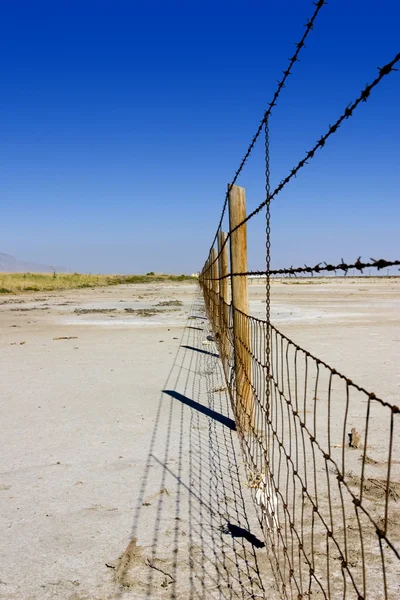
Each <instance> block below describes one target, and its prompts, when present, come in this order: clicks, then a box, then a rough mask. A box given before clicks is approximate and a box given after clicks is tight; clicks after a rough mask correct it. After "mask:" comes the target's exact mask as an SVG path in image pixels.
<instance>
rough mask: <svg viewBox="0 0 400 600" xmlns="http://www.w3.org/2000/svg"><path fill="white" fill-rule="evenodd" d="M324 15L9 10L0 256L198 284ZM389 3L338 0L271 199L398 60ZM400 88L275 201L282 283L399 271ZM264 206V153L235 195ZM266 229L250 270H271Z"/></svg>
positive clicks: (286, 133) (122, 3)
mask: <svg viewBox="0 0 400 600" xmlns="http://www.w3.org/2000/svg"><path fill="white" fill-rule="evenodd" d="M313 11H314V6H313V4H312V2H309V1H303V0H301V1H300V0H297V1H294V0H289V1H288V2H273V3H272V2H268V1H264V2H261V1H258V0H257V1H249V2H243V1H242V2H238V1H236V0H233V1H231V2H225V1H224V2H221V1H218V0H214V2H211V1H208V0H205V1H203V2H202V3H192V2H187V1H186V2H183V1H177V2H160V1H152V2H136V1H132V0H130V1H127V0H114V1H113V2H110V1H108V2H105V1H102V0H96V1H94V0H93V1H92V0H80V1H79V2H78V1H76V0H68V2H67V1H65V0H57V2H54V0H52V1H43V0H35V2H31V1H27V0H19V1H15V2H11V1H8V2H2V5H1V13H2V14H1V24H0V51H1V56H2V61H1V65H0V82H1V83H0V89H1V96H0V131H1V143H0V172H1V177H0V208H1V212H0V215H1V222H0V252H8V253H10V254H13V255H16V256H18V257H19V258H21V259H25V260H29V261H35V262H40V263H45V264H57V265H63V266H65V267H67V268H70V269H72V270H79V271H88V272H120V273H124V272H125V273H127V272H146V271H150V270H153V271H165V272H175V273H181V272H192V271H194V270H197V269H199V268H201V266H202V264H203V262H204V260H205V257H206V254H207V252H208V249H209V246H210V243H211V241H212V238H213V235H214V233H215V228H216V225H217V222H218V218H219V215H220V210H221V207H222V203H223V200H224V195H225V190H226V185H227V183H228V182H229V181H230V180H231V179H232V177H233V174H234V173H235V171H236V168H237V166H238V165H239V162H240V159H241V157H242V155H243V154H244V151H245V149H246V147H247V145H248V143H249V141H250V139H251V137H252V135H253V133H254V131H255V130H256V128H257V126H258V123H259V121H260V119H261V118H262V114H263V111H264V109H265V107H266V105H267V104H268V102H269V101H270V99H271V97H272V95H273V92H274V90H275V87H276V81H277V79H278V78H280V77H281V71H282V69H284V68H286V66H287V64H288V60H287V59H288V58H289V56H291V55H292V54H293V52H294V49H295V46H294V42H296V41H298V40H299V39H300V38H301V36H302V34H303V25H304V23H305V22H306V19H307V18H308V17H311V15H312V13H313ZM399 21H400V6H399V5H398V3H397V2H395V1H381V2H379V3H378V2H372V1H365V0H364V1H363V2H361V1H360V0H352V2H348V0H347V1H344V0H338V1H334V0H331V1H330V2H329V4H328V5H326V6H324V7H323V9H322V10H321V12H320V15H319V16H318V18H317V21H316V24H315V29H314V31H313V32H311V34H310V36H309V38H308V42H307V47H306V49H305V50H303V52H302V54H301V57H300V59H301V62H300V63H297V64H296V65H295V68H294V71H293V75H292V76H291V77H290V78H289V81H288V84H287V87H286V89H284V90H283V93H282V95H281V98H280V100H279V103H278V106H277V107H276V109H275V110H274V112H273V116H272V117H271V180H272V187H274V186H275V185H276V184H277V183H278V182H279V181H280V180H281V179H282V178H283V177H285V176H286V174H287V172H289V171H290V169H291V168H292V167H293V166H295V164H296V163H297V162H298V161H299V160H300V159H301V158H302V157H303V155H304V154H305V151H306V150H308V149H309V148H310V147H311V146H312V145H313V144H314V143H315V141H316V140H317V139H319V137H320V136H321V135H322V134H323V133H325V131H326V130H327V128H328V126H329V124H331V123H333V122H334V121H335V120H336V119H337V117H338V116H339V115H340V114H341V112H342V111H343V109H344V108H345V106H346V105H347V104H348V103H349V102H350V101H352V100H353V99H354V98H355V97H356V96H357V95H358V93H359V92H360V90H361V89H362V88H363V87H364V86H365V84H366V83H367V82H371V81H372V80H373V79H374V78H375V76H376V74H377V67H378V66H382V65H383V64H386V63H387V62H389V61H390V60H391V59H392V58H393V57H394V55H395V54H396V53H397V52H399V49H400V48H399ZM399 96H400V73H392V74H390V75H389V76H388V77H386V78H385V79H384V80H383V81H382V83H381V84H380V85H379V86H378V87H377V88H376V89H375V90H374V92H373V93H372V95H371V98H370V99H369V100H368V102H367V103H366V104H363V105H362V106H360V107H359V108H358V109H357V111H356V112H355V114H354V117H352V118H351V119H349V120H348V121H346V122H345V123H344V125H343V127H342V128H341V129H340V130H339V131H338V133H337V134H335V135H334V136H333V138H331V140H330V141H329V142H328V143H327V145H326V147H325V148H324V149H323V150H322V151H321V152H320V153H319V154H318V155H316V156H315V158H314V160H313V161H312V162H311V163H310V164H309V165H308V166H307V167H306V168H305V169H303V171H302V172H301V173H300V174H299V175H298V177H297V178H296V180H294V181H293V182H292V183H290V184H289V185H288V186H287V188H286V189H285V191H284V192H282V194H281V195H279V196H278V198H277V199H276V201H274V203H273V212H272V217H273V240H272V241H273V259H272V264H273V266H274V267H282V266H290V265H291V264H294V265H298V264H300V265H301V264H303V263H304V262H314V263H315V262H319V261H321V260H327V261H335V262H336V261H339V260H340V259H341V258H342V257H343V258H344V259H345V260H351V259H355V258H357V257H358V256H359V255H362V256H363V258H369V256H374V257H385V258H399V254H400V253H399V235H398V230H399V221H400V209H399V189H400V169H399V145H400V142H399V139H400V136H399V134H400V119H399V111H398V106H399ZM238 184H239V185H243V186H244V187H245V188H246V191H247V203H248V209H249V211H250V210H252V209H253V208H254V207H255V206H257V205H258V204H259V202H261V201H262V200H263V198H264V192H263V189H264V180H263V142H262V140H261V142H260V144H259V145H258V146H257V147H256V149H255V151H254V155H252V157H251V158H250V160H249V163H248V165H247V166H246V168H245V170H244V172H243V175H242V176H241V178H240V179H239V181H238ZM264 230H265V223H264V217H263V215H262V214H261V215H259V216H258V217H257V218H255V219H254V220H253V221H252V222H251V224H250V226H249V266H250V267H251V268H263V267H264V260H265V259H264V247H265V238H264Z"/></svg>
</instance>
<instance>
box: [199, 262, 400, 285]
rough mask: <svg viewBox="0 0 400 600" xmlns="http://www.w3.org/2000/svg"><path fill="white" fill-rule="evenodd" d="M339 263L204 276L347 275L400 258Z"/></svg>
mask: <svg viewBox="0 0 400 600" xmlns="http://www.w3.org/2000/svg"><path fill="white" fill-rule="evenodd" d="M341 260H342V262H340V263H339V264H337V265H332V264H328V263H326V262H320V263H318V264H316V265H315V266H314V267H310V266H308V265H304V267H289V268H284V269H270V270H269V271H246V272H244V273H227V274H226V275H224V276H222V277H216V278H214V279H213V278H209V277H206V278H204V279H205V280H207V281H214V280H216V281H219V280H221V279H226V278H227V277H245V276H249V275H259V276H267V275H268V273H269V274H270V275H295V276H296V275H301V274H304V273H305V274H309V275H314V273H325V272H326V273H336V271H342V272H344V274H345V275H346V274H347V272H348V271H350V270H351V269H356V270H357V271H360V272H361V273H362V272H363V270H364V269H367V268H370V269H378V271H380V270H381V269H385V268H388V267H396V266H400V260H386V259H385V258H379V259H375V258H371V259H370V261H371V262H363V261H362V260H361V256H359V257H358V258H357V260H356V261H355V262H354V263H352V264H349V263H345V262H344V260H343V258H342V259H341Z"/></svg>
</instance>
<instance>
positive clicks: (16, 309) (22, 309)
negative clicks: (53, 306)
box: [10, 306, 50, 312]
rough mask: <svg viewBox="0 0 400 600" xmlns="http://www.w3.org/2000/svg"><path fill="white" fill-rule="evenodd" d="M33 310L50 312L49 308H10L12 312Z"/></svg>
mask: <svg viewBox="0 0 400 600" xmlns="http://www.w3.org/2000/svg"><path fill="white" fill-rule="evenodd" d="M32 310H50V307H48V306H34V307H32V308H10V312H30V311H32Z"/></svg>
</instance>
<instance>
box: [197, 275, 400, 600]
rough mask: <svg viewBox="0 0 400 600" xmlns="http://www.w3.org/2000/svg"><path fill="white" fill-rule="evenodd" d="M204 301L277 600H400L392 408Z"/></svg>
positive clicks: (397, 428) (284, 341)
mask: <svg viewBox="0 0 400 600" xmlns="http://www.w3.org/2000/svg"><path fill="white" fill-rule="evenodd" d="M203 291H204V298H205V304H206V310H207V313H208V315H209V317H210V319H211V322H212V323H213V325H214V334H215V336H216V340H217V342H218V346H219V351H220V358H221V361H222V363H223V366H224V371H225V376H226V380H227V383H228V386H229V390H230V395H231V400H232V406H233V408H234V411H235V416H236V423H237V429H238V432H239V435H240V439H241V444H242V449H243V453H244V456H245V464H246V467H247V475H248V485H249V486H250V487H251V488H252V491H253V497H254V500H255V503H256V505H257V506H258V514H259V518H260V522H261V525H262V528H263V532H264V535H265V538H266V547H267V551H268V553H269V558H270V561H271V565H272V566H273V569H274V573H275V577H276V579H277V583H278V585H279V588H280V590H281V597H282V598H285V599H286V598H290V599H292V598H296V599H299V598H308V597H313V598H327V599H336V598H357V599H361V598H376V599H378V598H385V599H386V598H388V599H389V598H390V599H394V598H398V597H399V585H400V560H399V559H400V538H399V529H398V527H397V523H398V520H399V517H400V509H399V508H398V501H399V500H400V483H399V481H400V469H399V462H400V461H396V460H394V456H396V455H397V456H399V444H400V417H399V408H398V407H397V406H394V405H391V404H389V403H388V402H385V401H383V400H381V399H380V398H378V397H377V396H376V395H375V394H372V393H368V391H367V390H365V389H363V388H362V387H361V386H359V385H357V384H355V383H354V382H352V381H351V380H350V379H348V378H347V377H345V376H344V375H342V374H341V373H339V372H337V371H336V370H335V369H332V368H331V367H330V366H329V365H327V364H326V363H325V362H323V361H322V360H320V359H318V358H317V357H315V356H313V355H312V354H310V353H309V352H307V351H306V350H304V349H303V348H301V347H300V346H298V345H297V344H295V343H294V342H293V341H292V340H291V339H289V338H288V337H286V336H285V335H283V334H282V333H281V332H280V331H279V330H278V329H277V328H276V327H274V326H273V325H271V324H268V323H267V322H266V321H263V320H260V319H257V318H255V317H252V316H249V315H246V314H244V313H242V312H241V311H238V310H237V309H236V308H235V307H234V306H232V304H231V303H229V304H228V303H226V302H223V301H221V298H220V297H219V294H218V293H216V292H215V290H213V289H210V288H208V287H207V286H205V287H203ZM235 317H236V318H237V319H238V320H239V321H238V323H239V326H238V327H237V328H236V331H239V332H243V336H239V337H236V338H235V337H234V335H233V320H234V318H235ZM268 327H269V328H270V332H269V333H270V340H271V348H270V363H271V364H270V378H269V385H270V394H269V406H267V405H266V401H267V397H268V394H266V386H267V385H268V383H267V378H266V376H265V370H266V364H265V360H266V359H265V356H266V349H265V341H266V339H267V328H268ZM249 407H250V409H249Z"/></svg>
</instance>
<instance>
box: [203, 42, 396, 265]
mask: <svg viewBox="0 0 400 600" xmlns="http://www.w3.org/2000/svg"><path fill="white" fill-rule="evenodd" d="M399 61H400V52H399V53H398V54H396V56H395V57H394V58H393V60H391V61H390V62H389V63H387V64H386V65H384V66H383V67H378V71H379V74H378V76H377V77H376V78H375V79H374V81H373V82H372V83H371V84H367V85H366V87H365V88H364V89H363V90H362V92H361V93H360V95H359V96H358V98H357V99H356V100H354V102H352V103H350V104H348V105H347V107H346V108H345V110H344V112H343V113H342V115H341V116H340V117H339V118H338V120H337V121H336V122H335V123H334V124H333V125H329V129H328V131H327V132H326V133H325V135H323V136H321V138H320V139H319V140H318V142H317V143H316V144H315V145H314V146H313V148H311V150H309V151H308V152H307V153H306V155H305V157H304V158H303V159H302V160H301V161H300V162H298V163H297V165H296V166H295V167H294V168H293V169H292V170H291V171H290V173H289V175H288V176H287V177H285V179H283V180H282V181H281V182H280V184H279V185H278V187H277V188H275V190H274V191H273V192H272V194H270V196H269V199H266V200H263V202H261V204H259V205H258V206H257V208H255V209H254V210H253V212H251V213H249V214H248V215H247V217H246V218H245V219H243V221H241V222H240V223H238V224H237V225H236V226H235V227H234V228H233V229H231V230H230V231H229V233H228V235H227V237H226V239H225V241H224V243H223V244H222V246H221V248H220V252H219V254H220V253H221V252H222V250H223V248H224V246H225V245H226V244H227V243H228V239H229V238H230V237H231V235H232V233H233V232H234V231H236V230H237V229H239V228H240V227H243V225H244V224H245V223H247V221H249V220H250V219H251V218H253V217H254V216H255V215H256V214H258V213H259V212H260V210H261V209H262V208H264V206H265V205H266V204H267V202H268V201H270V200H273V199H274V198H275V197H276V196H277V195H278V194H279V192H281V191H282V190H283V188H284V187H285V186H286V185H287V184H288V183H289V181H290V180H291V179H293V177H295V176H296V175H297V173H298V172H299V171H300V169H302V168H303V167H304V166H305V165H306V164H308V162H307V161H308V160H310V159H311V158H314V156H315V153H316V152H317V150H318V149H319V148H323V147H324V146H325V143H326V141H327V140H328V138H330V137H331V135H333V134H334V133H335V132H336V131H337V130H338V129H339V127H340V126H341V124H342V123H343V121H344V120H345V119H348V118H349V117H351V116H353V112H354V110H355V109H356V108H357V106H358V105H359V104H360V103H361V102H366V101H367V99H368V97H369V95H370V94H371V91H372V90H373V89H374V88H375V87H376V86H377V85H378V83H380V81H381V80H382V79H383V78H384V77H385V76H386V75H388V74H389V73H391V72H392V71H397V70H398V69H395V68H394V65H395V64H396V63H398V62H399ZM219 254H218V255H217V257H216V259H215V261H216V260H218V257H219ZM209 266H210V267H211V266H212V263H211V264H210V265H209Z"/></svg>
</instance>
